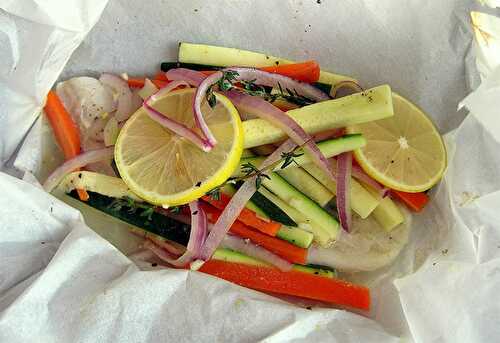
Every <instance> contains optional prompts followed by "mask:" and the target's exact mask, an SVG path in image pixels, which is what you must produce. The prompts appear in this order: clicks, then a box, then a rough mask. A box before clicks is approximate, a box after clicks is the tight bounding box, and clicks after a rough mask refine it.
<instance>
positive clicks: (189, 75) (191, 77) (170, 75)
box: [166, 68, 207, 87]
mask: <svg viewBox="0 0 500 343" xmlns="http://www.w3.org/2000/svg"><path fill="white" fill-rule="evenodd" d="M166 75H167V79H169V80H170V81H185V82H187V83H189V84H190V85H191V86H193V87H198V86H199V85H200V83H202V82H203V80H204V79H205V78H206V77H207V76H206V75H205V74H203V73H200V72H199V71H195V70H191V69H186V68H175V69H170V70H169V71H167V72H166Z"/></svg>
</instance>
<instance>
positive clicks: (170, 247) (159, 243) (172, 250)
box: [147, 236, 186, 256]
mask: <svg viewBox="0 0 500 343" xmlns="http://www.w3.org/2000/svg"><path fill="white" fill-rule="evenodd" d="M147 238H148V239H149V240H150V241H152V242H153V243H154V244H156V245H157V246H159V247H160V248H163V249H165V250H166V251H167V252H168V253H169V254H172V255H174V256H180V255H182V254H183V253H184V252H185V251H186V249H182V250H181V249H180V248H178V247H176V246H175V245H173V244H171V243H170V242H167V241H164V240H162V239H160V238H155V237H154V236H150V237H147Z"/></svg>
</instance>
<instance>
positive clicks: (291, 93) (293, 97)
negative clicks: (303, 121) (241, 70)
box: [206, 70, 315, 108]
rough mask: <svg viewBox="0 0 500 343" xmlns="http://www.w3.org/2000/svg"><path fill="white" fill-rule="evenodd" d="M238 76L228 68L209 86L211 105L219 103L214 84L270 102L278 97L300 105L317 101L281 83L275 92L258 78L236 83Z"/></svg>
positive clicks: (221, 88)
mask: <svg viewBox="0 0 500 343" xmlns="http://www.w3.org/2000/svg"><path fill="white" fill-rule="evenodd" d="M237 76H238V72H236V71H234V70H226V71H224V72H222V77H221V78H220V79H219V81H217V83H216V84H214V85H212V86H210V87H209V88H208V90H207V94H206V99H207V102H208V104H209V105H210V107H212V108H214V107H215V105H216V104H217V99H216V98H215V94H214V86H217V87H218V89H219V90H221V91H228V90H232V89H235V90H238V91H240V92H244V93H246V94H248V95H251V96H258V97H261V98H263V99H264V100H266V101H268V102H270V103H273V102H275V101H276V100H278V99H283V100H286V101H288V102H290V103H293V104H296V105H299V106H306V105H310V104H313V103H314V102H315V101H314V100H311V99H309V98H307V97H305V96H303V95H300V94H299V93H298V92H297V90H295V89H290V88H285V89H283V87H282V86H281V84H280V83H278V93H274V94H271V93H269V92H268V91H267V90H266V88H265V87H263V86H261V85H258V84H256V81H257V80H239V81H238V83H239V85H236V78H237ZM240 85H241V86H240Z"/></svg>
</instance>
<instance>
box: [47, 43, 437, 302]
mask: <svg viewBox="0 0 500 343" xmlns="http://www.w3.org/2000/svg"><path fill="white" fill-rule="evenodd" d="M161 69H162V70H161V72H158V73H157V74H156V75H155V76H154V77H153V78H151V79H149V78H141V77H140V78H132V77H128V76H127V75H122V76H116V75H112V74H102V75H101V77H100V78H99V80H97V79H94V78H90V77H79V78H74V79H71V80H68V81H65V82H62V83H60V84H59V85H58V86H57V89H56V92H52V91H51V92H50V93H49V95H48V97H47V104H46V107H45V112H46V114H47V118H48V119H49V122H50V124H51V126H52V128H53V131H54V134H55V137H56V140H57V142H58V144H59V145H60V147H61V149H62V150H63V152H64V155H65V157H66V162H65V163H64V164H63V165H61V166H60V167H59V168H57V169H56V170H55V171H54V172H53V173H52V174H51V175H50V176H49V178H48V179H47V180H46V181H45V183H44V188H45V189H46V190H47V191H49V192H50V191H52V190H53V189H55V188H56V187H57V188H59V189H60V190H62V191H64V192H66V193H68V194H71V195H73V196H78V198H79V199H80V200H82V201H85V202H87V203H88V204H89V205H90V206H93V207H95V208H97V209H99V210H101V211H103V212H106V213H108V214H111V215H113V216H114V217H116V218H118V219H120V220H124V221H126V222H129V223H131V224H133V225H135V226H137V227H138V229H140V230H142V231H143V232H144V234H145V237H146V241H145V243H144V247H145V248H147V249H149V250H151V251H152V252H153V253H154V254H155V255H156V256H157V257H158V258H159V259H160V260H162V261H163V262H164V263H165V264H167V265H170V266H173V267H177V268H188V267H191V268H192V269H197V270H199V271H201V272H204V273H208V274H211V275H214V276H217V277H220V278H223V279H226V280H228V281H231V282H234V283H237V284H239V285H242V286H245V287H249V288H253V289H256V290H260V291H266V292H271V293H278V294H284V295H293V296H298V297H303V298H308V299H312V300H317V301H323V302H327V303H330V304H335V305H338V306H346V307H351V308H358V309H362V310H368V309H369V307H370V295H369V290H368V289H367V288H366V287H363V286H357V285H352V284H350V283H348V282H346V281H341V280H339V279H338V277H337V274H336V272H335V271H333V269H332V268H338V269H340V270H346V271H361V270H373V269H376V268H379V267H381V266H383V265H386V264H387V263H389V262H391V261H392V260H393V259H394V258H395V257H396V256H397V254H398V253H399V251H400V250H401V249H402V247H403V246H404V245H405V243H406V240H407V237H408V230H409V225H408V221H407V220H406V219H405V217H404V215H403V213H402V211H401V209H400V207H399V206H398V205H397V204H396V203H395V202H394V201H393V198H394V199H396V200H397V201H399V202H401V203H403V204H405V205H406V206H407V207H408V208H409V209H410V210H413V211H421V210H422V209H423V208H424V206H425V204H426V203H427V202H428V201H429V198H428V196H427V195H426V193H424V192H426V191H427V190H429V189H430V188H431V187H432V186H433V185H435V184H436V183H437V182H438V181H439V180H440V178H441V176H442V175H443V173H444V170H445V167H446V151H445V149H444V145H443V142H442V140H441V136H440V135H439V133H438V131H437V130H436V129H435V127H434V126H433V125H432V123H431V121H430V120H429V119H428V118H427V117H426V116H425V114H424V113H423V112H422V111H420V110H419V109H418V108H417V107H415V106H414V105H412V104H411V103H409V102H408V101H407V100H405V99H404V98H402V97H400V96H399V95H397V94H394V93H392V92H391V89H390V87H389V86H387V85H382V86H378V87H375V88H372V89H368V90H363V89H362V88H361V86H359V84H358V83H357V82H356V81H355V80H353V79H350V78H348V77H344V76H341V75H335V74H331V73H328V72H324V71H322V70H320V68H319V65H318V64H317V63H316V62H315V61H307V62H303V63H293V62H292V61H288V60H283V59H279V58H275V57H272V56H267V55H263V54H258V53H254V52H249V51H243V50H238V49H230V48H220V47H215V46H207V45H197V44H188V43H181V44H180V48H179V62H173V63H171V62H164V63H162V65H161ZM56 93H57V94H56ZM365 227H369V229H366V228H365ZM353 256H354V257H353ZM363 258H365V260H363ZM366 259H369V261H368V263H366V262H367V260H366ZM357 261H358V262H357ZM310 263H320V264H322V265H323V266H318V265H314V266H313V265H310Z"/></svg>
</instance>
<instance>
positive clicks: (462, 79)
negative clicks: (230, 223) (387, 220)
mask: <svg viewBox="0 0 500 343" xmlns="http://www.w3.org/2000/svg"><path fill="white" fill-rule="evenodd" d="M105 6H106V2H99V1H83V0H73V1H68V2H64V4H63V5H61V3H60V2H58V1H43V2H42V1H35V0H31V1H29V0H21V1H15V2H14V1H0V9H1V10H0V42H1V45H0V46H1V50H0V54H1V57H2V58H1V59H0V123H1V124H2V125H0V158H1V161H3V162H7V161H8V160H9V158H10V159H11V161H12V158H11V155H12V153H13V152H14V151H15V148H16V147H17V146H18V144H19V143H20V141H21V139H22V137H23V136H24V135H25V134H26V132H27V130H28V128H29V127H30V126H31V125H32V123H33V121H34V120H35V118H36V116H37V114H38V112H39V110H40V108H41V107H42V105H43V97H44V94H46V92H47V90H48V89H49V88H50V87H51V86H52V84H53V83H54V81H55V80H56V79H57V78H58V77H62V78H67V77H70V76H75V75H87V74H97V73H99V72H103V71H112V72H117V73H121V72H127V73H129V74H130V75H144V74H153V73H154V72H156V71H157V70H158V68H159V63H160V62H161V61H163V60H175V57H176V52H177V42H178V41H180V40H183V41H190V42H200V43H208V44H217V45H224V46H233V47H239V48H245V49H250V50H256V51H263V52H264V51H265V52H268V53H270V54H273V55H278V56H283V57H289V58H290V59H296V60H305V59H309V58H314V59H316V60H318V61H319V62H320V63H321V65H322V67H323V68H325V69H327V70H330V71H334V72H338V73H341V74H345V75H352V76H354V77H356V78H358V79H359V80H360V81H361V83H362V84H364V85H366V86H373V85H376V84H381V83H389V84H390V85H391V86H392V87H393V89H394V90H395V91H397V92H398V93H400V94H402V95H403V96H405V97H407V98H408V99H410V100H412V101H413V102H415V103H417V104H418V105H419V106H420V107H422V108H423V109H424V110H425V111H426V112H428V113H429V115H430V116H431V117H432V118H433V119H434V121H435V122H436V124H437V125H438V127H439V128H440V130H441V131H442V132H449V133H448V134H447V135H446V141H447V145H448V150H449V170H448V173H447V175H446V177H445V179H444V180H443V182H442V183H441V184H440V185H439V186H438V187H437V188H436V189H434V190H433V192H432V202H431V203H430V205H429V207H428V208H427V209H426V210H425V212H424V213H423V214H419V215H416V216H415V217H414V224H413V227H414V229H413V231H412V237H411V240H410V243H409V245H408V247H407V248H406V249H405V250H404V251H403V252H402V254H401V255H400V256H399V257H398V260H397V261H396V263H395V264H394V265H392V266H390V267H387V268H385V269H384V270H380V271H377V272H373V273H363V274H358V275H353V276H351V279H353V280H355V281H359V282H362V283H365V284H367V285H368V286H370V288H371V289H372V295H373V302H374V304H373V310H372V312H371V313H369V314H363V315H357V314H353V313H349V312H346V311H341V310H333V309H324V308H323V309H321V308H314V309H313V310H312V311H311V310H307V309H304V308H300V307H296V306H295V305H291V304H290V303H288V302H285V301H283V300H278V299H276V298H273V297H270V296H267V295H264V294H261V293H258V292H254V291H251V290H247V289H244V288H241V287H238V286H235V285H232V284H229V283H226V282H224V281H221V280H217V279H215V278H212V277H209V276H206V275H202V274H199V273H195V272H187V271H173V270H168V269H159V268H158V267H151V266H148V265H140V266H137V265H135V264H134V263H132V262H131V261H130V260H129V259H128V258H127V257H126V256H125V255H124V253H125V254H128V253H131V252H132V251H133V250H134V249H135V248H136V247H137V239H136V240H134V239H133V238H132V236H129V235H127V234H126V233H124V232H125V230H123V227H122V226H120V225H118V224H116V222H115V221H113V220H109V219H105V218H104V217H103V216H102V215H99V214H98V213H95V211H94V212H92V211H93V210H91V209H82V213H83V216H84V217H85V223H84V222H83V220H82V217H81V216H80V213H79V212H78V211H76V210H75V209H73V208H71V207H69V206H67V205H65V204H64V203H63V202H61V201H59V200H57V199H55V198H54V197H52V196H50V195H48V194H46V193H44V192H43V191H42V190H41V189H39V188H38V187H37V186H36V185H32V184H30V183H29V181H35V180H34V179H33V177H30V175H31V174H26V175H25V180H26V181H28V182H26V181H21V180H18V179H15V178H13V177H12V176H8V175H6V174H1V173H0V190H2V191H3V192H2V197H0V342H3V341H6V342H26V341H45V342H67V341H91V342H94V341H99V342H101V341H113V342H114V341H132V342H143V341H151V342H156V341H235V342H236V341H238V342H239V341H259V340H264V341H269V342H278V341H290V340H295V341H311V340H317V341H330V342H331V341H336V342H386V341H387V342H391V341H401V340H404V341H412V340H414V341H416V342H485V341H486V342H490V341H495V338H497V337H500V332H499V326H498V318H500V305H498V304H499V303H498V302H497V301H492V299H495V298H496V296H495V289H498V287H500V259H499V256H500V248H499V247H500V227H499V225H498V224H497V223H498V222H499V219H500V218H499V217H500V215H499V214H498V213H497V210H498V207H499V204H500V197H499V195H498V194H500V193H499V192H498V191H499V189H500V181H499V180H498V177H497V175H498V172H499V169H500V157H499V155H498V151H499V148H500V146H499V145H500V140H499V139H498V130H495V129H492V128H497V127H498V126H499V125H500V124H499V120H498V118H497V116H496V115H495V114H494V112H493V111H492V109H498V108H499V105H500V103H499V102H500V100H499V99H500V91H499V86H498V85H499V84H500V71H495V70H493V69H494V68H493V67H494V66H495V63H494V62H493V60H494V59H495V57H494V53H490V52H489V51H488V52H487V53H485V52H484V51H483V50H484V49H487V48H488V47H491V46H492V45H487V46H484V45H483V46H481V44H475V45H471V39H472V28H471V25H470V19H469V12H470V10H471V9H477V8H478V7H477V6H476V5H474V4H473V3H472V2H471V1H466V0H455V1H417V0H411V1H405V2H404V4H402V3H401V2H396V1H390V0H378V1H375V0H373V1H371V0H367V1H361V0H358V1H349V2H339V1H330V0H322V1H305V0H303V1H280V2H278V1H276V2H270V1H264V0H259V1H229V0H228V1H211V2H205V1H195V0H191V1H148V2H145V3H142V2H137V1H131V0H128V1H111V2H110V3H109V4H108V5H107V6H106V8H105V9H104V7H105ZM103 10H104V12H103V13H102V16H101V19H100V21H99V22H98V23H97V24H96V25H95V27H94V28H93V29H92V31H90V33H89V34H88V35H87V36H86V34H87V32H88V30H90V28H91V27H92V26H93V24H94V23H95V22H96V21H97V20H98V18H99V16H100V14H101V12H102V11H103ZM491 11H492V10H489V12H490V13H491ZM490 26H491V25H490ZM490 26H488V27H490ZM77 46H78V48H76V47H77ZM471 46H473V47H474V49H476V50H477V51H479V52H480V54H477V53H476V54H473V53H470V50H469V48H470V47H471ZM75 48H76V51H75V52H74V54H73V55H72V56H71V54H72V52H73V51H74V50H75ZM482 49H483V50H482ZM481 53H483V55H484V56H487V57H488V58H489V59H490V60H488V63H486V65H488V66H492V67H491V68H486V69H484V70H485V71H482V73H481V76H482V77H483V78H484V79H486V81H484V82H483V84H482V86H481V87H480V88H478V89H477V91H476V92H474V93H473V94H472V95H470V96H469V97H468V98H467V99H466V100H465V101H464V105H465V107H466V108H467V109H469V110H470V112H471V115H469V116H467V117H466V118H465V120H464V117H465V114H466V113H467V112H466V111H465V110H464V109H462V110H461V111H460V112H457V106H458V104H459V102H460V101H461V100H462V99H464V98H465V96H466V95H467V93H468V89H469V87H473V88H475V87H476V86H477V84H478V83H479V82H480V81H479V80H480V79H479V78H478V77H477V74H476V73H475V70H476V67H477V64H476V63H475V58H474V57H475V56H476V55H481ZM70 56H71V59H70V60H69V62H68V63H67V64H66V62H67V61H68V58H69V57H70ZM492 56H493V57H492ZM498 61H500V58H499V60H498ZM498 61H497V62H496V63H497V64H498V63H499V62H498ZM65 64H66V66H65V67H64V65H65ZM63 67H64V71H63V72H62V76H61V75H60V72H61V70H62V69H63ZM495 96H496V97H495ZM485 104H486V105H485ZM462 121H463V122H462ZM457 127H458V128H457ZM47 137H50V130H49V128H47V127H46V123H44V121H43V120H38V121H36V123H35V125H34V126H33V128H32V130H31V131H30V133H29V135H28V137H27V138H26V139H25V141H24V143H23V144H22V148H21V149H20V151H19V153H18V156H17V159H16V160H15V163H14V165H15V167H17V168H18V169H22V170H26V171H29V172H31V173H33V174H35V175H37V176H38V177H40V178H43V177H44V175H43V173H44V172H45V173H46V170H50V168H51V166H52V165H56V164H57V163H59V161H60V160H59V156H58V150H57V147H55V145H54V143H53V141H52V140H51V139H48V138H47ZM6 167H10V166H9V163H7V165H5V166H4V169H5V168H6ZM9 171H12V169H9ZM68 201H69V200H68ZM74 205H75V206H77V205H76V203H74ZM87 225H88V226H90V227H92V229H94V230H95V231H96V232H98V233H99V234H96V232H95V231H93V230H91V229H90V228H89V227H88V226H87ZM103 237H105V238H106V239H107V240H106V239H104V238H103ZM110 243H111V244H110ZM117 248H118V249H117Z"/></svg>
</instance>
